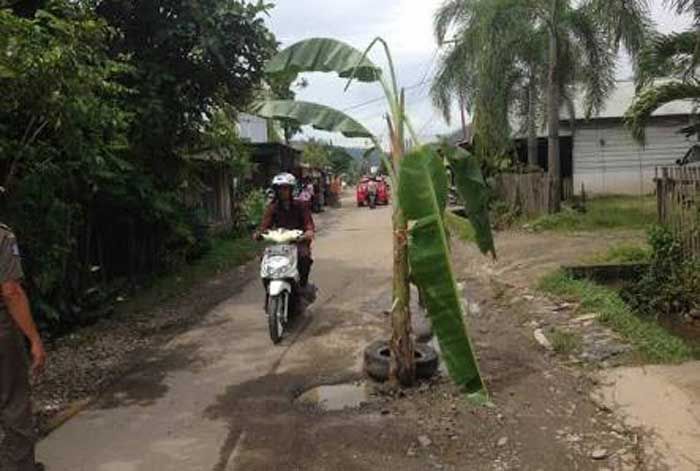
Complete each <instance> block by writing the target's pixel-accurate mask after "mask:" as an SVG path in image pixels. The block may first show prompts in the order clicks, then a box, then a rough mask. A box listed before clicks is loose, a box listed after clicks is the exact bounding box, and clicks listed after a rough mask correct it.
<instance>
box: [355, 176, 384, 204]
mask: <svg viewBox="0 0 700 471" xmlns="http://www.w3.org/2000/svg"><path fill="white" fill-rule="evenodd" d="M388 204H389V184H388V183H387V182H386V180H385V179H384V178H383V177H375V178H372V177H362V179H361V180H360V183H358V184H357V206H358V207H362V206H369V208H370V209H374V207H375V206H376V205H381V206H386V205H388Z"/></svg>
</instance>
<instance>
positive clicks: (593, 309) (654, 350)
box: [539, 271, 693, 363]
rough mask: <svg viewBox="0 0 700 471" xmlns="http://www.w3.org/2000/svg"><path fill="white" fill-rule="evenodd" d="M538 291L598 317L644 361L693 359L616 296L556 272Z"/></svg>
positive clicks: (672, 338) (682, 346)
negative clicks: (575, 303)
mask: <svg viewBox="0 0 700 471" xmlns="http://www.w3.org/2000/svg"><path fill="white" fill-rule="evenodd" d="M539 288H540V290H542V291H544V292H546V293H549V294H552V295H555V296H558V297H561V298H565V299H567V300H570V301H576V302H580V303H581V308H582V309H583V310H584V311H585V312H586V313H597V314H599V317H598V320H599V321H600V322H602V323H603V324H606V325H608V326H609V327H611V328H612V329H613V330H614V331H616V332H617V333H619V334H620V335H622V336H623V337H624V338H626V339H627V340H628V341H629V342H630V343H631V344H632V345H634V347H635V348H636V349H637V351H638V352H639V353H640V354H641V355H642V357H643V358H644V360H646V361H649V362H652V363H677V362H681V361H685V360H689V359H691V358H693V349H692V348H691V347H690V346H689V345H687V344H686V343H685V342H684V341H683V340H681V339H679V338H678V337H675V336H673V335H671V334H670V333H668V332H667V331H666V330H664V329H663V328H662V327H661V326H659V325H658V324H657V323H655V322H653V321H649V320H644V319H641V318H640V317H638V316H637V315H635V313H634V312H633V311H632V310H631V309H630V308H629V306H628V305H627V304H625V302H624V301H623V300H622V298H620V296H619V294H618V293H617V292H616V291H614V290H612V289H610V288H606V287H604V286H600V285H597V284H595V283H592V282H590V281H586V280H574V279H573V278H571V277H569V276H567V275H565V274H564V273H562V272H560V271H558V272H555V273H553V274H551V275H548V276H546V277H544V278H543V279H542V280H540V283H539Z"/></svg>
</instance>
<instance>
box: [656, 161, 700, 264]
mask: <svg viewBox="0 0 700 471" xmlns="http://www.w3.org/2000/svg"><path fill="white" fill-rule="evenodd" d="M655 181H656V198H657V210H658V214H659V222H660V223H661V224H664V225H666V226H668V227H670V228H671V230H672V231H673V232H674V233H675V234H676V236H677V237H678V238H679V239H680V240H681V242H682V244H683V248H684V250H685V251H686V252H687V253H688V254H692V255H696V256H700V168H688V167H661V168H657V169H656V178H655Z"/></svg>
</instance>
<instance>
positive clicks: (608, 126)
mask: <svg viewBox="0 0 700 471" xmlns="http://www.w3.org/2000/svg"><path fill="white" fill-rule="evenodd" d="M634 96H635V86H634V83H633V82H618V84H617V88H616V89H615V91H614V92H613V93H612V95H611V96H610V98H609V100H608V102H607V105H606V106H605V109H604V110H602V111H601V113H600V114H599V115H598V116H596V117H593V118H591V119H590V120H588V121H585V120H583V119H579V120H577V125H576V130H575V133H574V138H573V149H572V150H573V153H572V155H573V178H574V191H575V192H577V193H578V192H580V190H581V185H583V186H584V187H585V189H586V192H587V193H592V194H596V193H597V194H601V193H605V194H644V193H651V192H652V191H653V190H654V188H655V186H654V172H655V169H656V167H657V166H662V165H675V162H676V161H677V160H678V159H681V158H683V156H684V155H685V153H686V152H687V151H688V149H689V148H690V147H691V146H692V145H693V144H695V143H696V142H697V141H695V140H690V139H688V138H686V137H685V136H684V135H683V134H680V133H679V130H680V129H681V128H682V127H684V126H687V125H688V124H690V119H691V118H690V116H691V113H692V104H691V103H688V102H673V103H669V104H667V105H665V106H663V107H662V108H660V109H659V110H657V111H656V112H655V113H654V114H653V115H652V117H651V119H650V120H649V125H648V127H647V130H646V144H645V145H644V146H641V145H640V144H638V143H637V142H636V141H635V140H634V139H633V138H632V134H631V133H630V130H629V128H627V127H626V125H625V122H624V115H625V112H626V111H627V109H628V108H629V106H630V105H631V104H632V101H633V100H634ZM578 113H581V110H579V111H578ZM579 116H580V115H579Z"/></svg>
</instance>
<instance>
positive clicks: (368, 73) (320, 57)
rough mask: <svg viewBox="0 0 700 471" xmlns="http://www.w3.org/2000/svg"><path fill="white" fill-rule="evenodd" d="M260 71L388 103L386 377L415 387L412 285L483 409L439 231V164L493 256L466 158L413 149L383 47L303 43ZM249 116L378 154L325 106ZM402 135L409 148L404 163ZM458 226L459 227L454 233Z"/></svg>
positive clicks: (273, 106)
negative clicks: (374, 52)
mask: <svg viewBox="0 0 700 471" xmlns="http://www.w3.org/2000/svg"><path fill="white" fill-rule="evenodd" d="M376 45H381V46H382V47H383V49H384V52H385V54H386V58H387V63H388V71H389V75H388V77H387V76H386V75H385V74H384V73H383V71H382V69H381V68H380V67H378V66H376V65H375V64H374V63H373V62H372V61H371V60H370V59H369V58H368V57H367V55H368V53H369V51H370V50H371V49H372V48H373V47H374V46H376ZM266 68H267V72H268V73H270V74H277V73H279V74H282V73H289V72H290V71H292V72H294V73H302V72H334V73H336V74H338V75H339V76H340V77H341V78H346V79H347V85H346V89H347V87H348V86H350V84H351V83H352V81H354V80H358V81H362V82H377V83H379V84H380V85H381V87H382V89H383V91H384V94H385V96H386V99H387V105H388V113H387V117H386V122H387V126H388V130H389V136H390V142H391V152H390V155H386V154H383V156H382V157H383V159H384V161H385V165H386V167H387V169H388V170H389V172H390V174H391V175H390V176H391V178H392V180H393V182H392V183H393V187H394V188H398V191H397V195H396V197H395V198H394V208H393V209H394V211H393V216H392V222H393V229H394V242H393V248H394V259H393V275H394V276H393V299H394V301H393V305H392V312H391V320H392V339H391V359H392V366H391V371H390V375H391V378H392V380H394V381H396V382H398V383H400V384H401V385H404V386H410V385H412V384H413V382H414V380H415V369H414V368H415V367H414V361H413V360H414V346H413V340H412V336H411V334H412V332H411V313H410V310H409V305H410V289H409V280H412V281H413V282H414V283H415V284H416V285H417V286H418V288H419V290H420V291H421V293H423V294H424V299H423V301H424V302H425V305H426V308H427V311H428V316H429V318H430V320H431V323H432V325H433V329H434V331H435V333H436V336H437V338H438V342H439V343H440V347H441V351H442V356H443V359H444V361H445V363H446V365H447V368H448V371H449V373H450V375H451V377H452V378H453V380H454V381H455V382H456V383H457V384H458V385H460V386H461V387H463V388H464V390H465V391H466V392H467V393H468V394H469V397H471V398H473V399H475V400H477V401H479V402H482V401H484V400H486V399H487V397H488V396H487V393H486V388H485V387H484V383H483V381H482V379H481V375H480V373H479V368H478V366H477V362H476V359H475V357H474V353H473V349H472V347H471V343H470V340H469V336H468V334H467V330H466V328H465V324H464V312H463V307H462V303H461V301H460V294H459V291H458V289H457V285H456V283H455V279H454V275H453V271H452V267H451V265H450V258H449V245H448V243H447V238H448V231H447V230H446V218H447V219H449V221H448V222H450V224H455V218H457V217H456V216H455V215H454V214H452V213H448V212H447V210H446V202H447V186H448V179H447V174H446V171H445V159H448V161H449V162H450V164H451V166H452V168H453V172H454V173H455V176H456V181H457V189H458V193H460V195H461V196H462V197H463V198H465V201H464V204H465V208H466V209H467V216H468V218H469V220H470V222H471V224H472V226H473V227H474V229H475V232H476V238H477V242H478V245H479V247H480V249H481V250H482V252H484V253H486V252H494V253H495V250H494V245H493V238H492V235H491V229H490V225H489V224H488V213H487V206H486V196H485V195H486V185H485V183H484V180H483V177H482V176H481V172H480V171H479V167H478V164H477V163H476V161H475V159H474V158H473V157H472V156H471V155H470V154H468V153H467V152H465V151H461V150H460V151H458V150H454V149H453V150H450V151H449V152H447V154H448V155H445V152H444V151H443V152H438V150H437V149H436V148H435V147H431V146H420V145H419V144H418V139H417V136H416V135H415V133H414V132H413V128H412V126H411V124H410V121H409V119H408V116H407V115H406V112H405V110H406V108H405V100H404V90H403V89H399V86H398V81H397V78H396V73H395V68H394V64H393V59H392V56H391V53H390V51H389V47H388V45H387V44H386V42H385V41H384V40H383V39H382V38H377V39H375V40H374V41H372V43H371V44H370V45H369V47H368V48H367V49H366V50H365V51H364V52H360V51H359V50H357V49H355V48H354V47H352V46H350V45H348V44H345V43H343V42H341V41H337V40H335V39H329V38H312V39H307V40H303V41H300V42H298V43H296V44H293V45H292V46H289V47H288V48H286V49H284V50H283V51H281V52H280V53H279V54H277V55H276V56H275V57H273V58H272V59H271V60H270V62H269V63H268V64H267V67H266ZM293 103H294V104H293ZM256 112H257V113H258V114H259V115H260V116H263V117H265V118H272V119H280V118H283V119H290V120H293V121H296V122H297V123H299V124H309V125H312V126H314V127H315V128H317V129H322V130H325V131H333V132H340V133H342V134H344V135H345V136H347V137H368V138H370V139H372V140H373V141H374V143H375V146H376V148H377V149H382V146H381V145H380V142H379V140H378V139H377V138H376V137H375V136H373V135H371V133H369V131H367V130H366V128H364V127H362V125H360V124H359V123H357V122H356V121H355V120H353V119H352V118H350V117H349V116H347V115H345V114H344V113H342V112H340V111H338V110H334V109H331V108H328V107H325V106H324V107H320V105H317V104H311V103H299V102H283V101H275V102H271V101H268V102H265V103H262V104H259V105H258V106H257V108H256ZM361 129H362V130H361ZM407 133H408V134H409V135H410V136H411V139H412V141H413V142H414V143H415V144H416V148H415V150H412V151H411V152H409V153H408V154H407V155H406V152H405V149H404V143H405V142H406V139H405V138H406V134H407ZM466 199H468V200H469V201H466ZM457 219H459V218H457ZM465 222H466V221H457V224H463V223H465Z"/></svg>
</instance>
